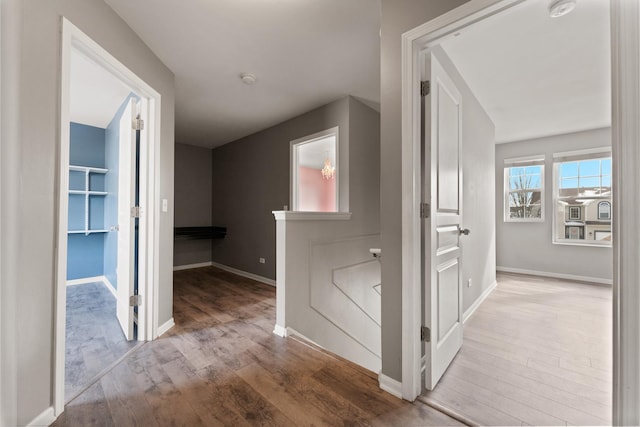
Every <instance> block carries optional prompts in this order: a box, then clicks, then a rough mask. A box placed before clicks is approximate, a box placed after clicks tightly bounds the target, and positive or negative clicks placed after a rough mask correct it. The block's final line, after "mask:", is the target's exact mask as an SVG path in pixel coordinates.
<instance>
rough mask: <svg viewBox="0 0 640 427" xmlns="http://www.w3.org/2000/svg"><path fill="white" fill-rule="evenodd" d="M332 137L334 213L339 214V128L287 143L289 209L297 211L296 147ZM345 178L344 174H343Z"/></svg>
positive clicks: (335, 127)
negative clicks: (333, 149) (333, 146)
mask: <svg viewBox="0 0 640 427" xmlns="http://www.w3.org/2000/svg"><path fill="white" fill-rule="evenodd" d="M330 136H333V137H335V139H336V147H335V150H336V153H335V154H336V163H335V165H334V167H335V180H336V200H335V202H336V211H337V212H339V211H340V208H341V207H342V206H341V204H340V187H341V185H340V175H341V173H340V172H341V170H340V167H339V166H340V157H341V156H340V127H339V126H334V127H332V128H330V129H326V130H323V131H320V132H316V133H314V134H312V135H308V136H303V137H302V138H298V139H294V140H293V141H291V142H290V143H289V158H290V168H291V182H290V183H289V196H290V198H289V200H290V201H291V208H292V209H293V210H296V209H298V168H297V165H298V150H296V146H297V145H304V144H308V143H311V142H314V141H317V140H319V139H324V138H327V137H330ZM345 176H346V174H345Z"/></svg>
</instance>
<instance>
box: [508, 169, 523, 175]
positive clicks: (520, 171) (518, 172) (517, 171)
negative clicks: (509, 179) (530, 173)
mask: <svg viewBox="0 0 640 427" xmlns="http://www.w3.org/2000/svg"><path fill="white" fill-rule="evenodd" d="M509 174H510V175H511V176H519V175H524V168H511V169H509Z"/></svg>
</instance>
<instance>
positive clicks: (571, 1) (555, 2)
mask: <svg viewBox="0 0 640 427" xmlns="http://www.w3.org/2000/svg"><path fill="white" fill-rule="evenodd" d="M575 7H576V0H551V3H549V16H551V17H552V18H559V17H560V16H564V15H566V14H568V13H569V12H571V11H572V10H573V9H575Z"/></svg>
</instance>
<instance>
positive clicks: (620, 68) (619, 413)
mask: <svg viewBox="0 0 640 427" xmlns="http://www.w3.org/2000/svg"><path fill="white" fill-rule="evenodd" d="M480 3H482V2H476V1H472V2H469V3H468V4H465V5H463V6H461V7H460V8H458V9H455V10H454V11H452V12H451V13H449V14H447V15H445V16H443V17H442V18H443V19H439V20H437V22H435V21H431V22H428V23H426V24H424V25H422V26H421V27H418V28H416V29H415V30H412V31H410V32H407V33H405V35H403V67H404V74H403V120H404V122H403V123H404V125H403V171H404V172H403V187H404V190H405V193H406V194H414V195H415V196H414V198H413V199H412V200H405V204H404V206H403V210H404V214H405V218H404V220H403V283H404V284H405V285H404V286H403V307H405V308H404V310H403V311H404V315H403V395H404V397H405V398H408V399H410V400H412V399H413V398H415V396H417V395H418V394H419V393H420V389H421V381H420V376H421V375H420V372H421V357H420V356H421V354H420V350H421V344H420V340H419V338H418V337H419V336H420V334H419V325H420V323H421V322H420V316H421V307H420V306H419V304H420V302H419V301H420V298H419V296H420V293H421V290H420V278H421V271H420V264H421V262H420V261H421V255H420V250H419V244H418V241H417V240H418V239H417V238H416V237H415V236H419V235H420V232H419V230H420V221H419V220H418V212H420V209H419V205H420V203H421V200H420V198H419V195H420V194H421V193H420V180H419V179H418V178H419V171H420V170H421V165H420V163H419V159H420V146H419V140H420V138H419V134H420V123H419V121H416V118H417V117H420V114H419V113H417V112H418V111H420V110H419V108H420V96H419V94H420V88H419V85H420V80H421V78H420V77H421V76H420V72H421V65H420V64H422V61H423V59H422V55H423V53H424V52H425V50H426V49H429V48H431V47H433V46H435V45H436V44H437V43H438V39H440V38H441V37H443V36H444V35H454V34H456V32H457V31H459V30H461V29H463V28H464V27H466V26H467V25H469V24H470V23H472V22H478V21H480V20H482V19H484V18H486V17H489V16H493V15H495V14H497V13H499V12H501V11H503V10H506V9H508V8H510V7H512V6H514V5H517V4H520V3H522V2H521V1H494V2H490V4H488V3H486V2H485V3H484V4H480ZM628 6H629V7H632V8H633V9H634V13H637V10H636V6H635V5H631V4H629V5H628ZM626 7H627V5H626V3H625V5H624V6H623V5H620V4H613V3H612V14H613V17H614V19H613V20H612V27H613V28H612V30H613V31H612V38H613V40H612V49H613V50H614V52H615V51H616V50H617V51H618V52H619V51H620V49H622V48H623V47H621V46H620V45H619V43H621V41H620V40H622V39H623V37H622V35H623V34H624V35H625V36H629V38H630V39H631V40H632V42H629V43H630V44H632V43H634V44H635V43H637V41H636V40H635V38H634V37H631V36H630V34H628V33H627V32H628V31H631V29H633V28H635V27H634V26H637V22H634V23H630V22H627V21H625V22H623V23H622V24H621V22H622V20H621V17H622V16H623V14H622V11H623V10H624V9H625V8H626ZM633 16H636V15H633ZM616 24H617V25H619V26H616ZM616 36H617V37H618V38H616ZM616 59H618V58H616V56H615V55H614V64H613V71H614V72H613V81H614V89H615V90H614V94H613V99H614V102H615V101H616V100H617V101H619V102H620V103H624V102H626V98H625V96H626V95H625V92H623V91H621V90H620V88H619V87H616V86H615V83H616V82H618V83H620V81H623V82H626V83H629V82H631V81H632V80H631V79H632V78H633V79H635V80H637V74H634V77H630V76H628V75H627V74H626V73H627V72H628V73H631V70H629V69H628V68H630V67H626V64H624V63H622V62H618V63H616V62H615V60H616ZM616 72H617V73H618V74H616ZM625 78H629V80H628V81H627V80H625ZM635 80H633V81H635ZM629 84H631V83H629ZM634 87H635V86H634ZM634 93H635V92H634ZM625 106H629V107H632V105H631V103H628V104H625ZM631 109H632V110H633V108H631ZM633 111H635V110H633ZM625 114H626V113H625ZM620 115H621V112H620V111H617V110H616V109H615V108H614V112H613V125H612V127H613V135H614V137H613V163H614V165H616V166H620V164H621V162H622V161H621V159H620V158H616V157H617V156H616V153H620V151H622V152H624V151H625V150H627V149H628V148H627V146H626V145H625V144H628V141H631V140H632V139H629V140H627V139H626V138H627V137H629V135H630V134H632V131H631V130H630V129H626V128H624V130H620V129H619V128H617V126H624V125H623V124H621V122H619V118H620ZM623 142H625V144H623ZM634 159H635V157H634ZM627 166H630V165H627ZM614 168H615V166H614ZM615 173H619V176H626V175H625V174H630V170H624V168H621V169H618V172H614V174H615ZM629 179H632V178H631V177H629ZM614 181H615V185H620V183H621V182H620V180H619V179H617V180H616V179H614ZM416 189H417V191H416ZM615 191H616V190H614V197H613V205H614V206H615V205H616V200H617V198H616V193H615ZM621 193H622V192H621ZM628 193H629V196H633V197H635V192H634V193H633V194H632V192H630V191H629V192H628ZM618 194H620V193H618ZM620 210H623V208H622V207H621V208H620ZM616 213H618V214H619V215H615V214H616ZM630 213H632V212H626V211H624V212H620V211H618V212H615V210H614V293H613V307H614V310H613V314H614V322H613V324H614V334H613V336H614V339H613V348H614V379H613V389H614V393H613V395H614V401H613V408H614V410H613V413H614V418H613V419H614V423H618V422H619V421H616V420H619V419H633V418H619V417H624V414H625V413H626V414H627V416H629V414H633V413H635V412H634V411H635V409H632V408H637V404H632V402H631V401H627V402H626V403H627V404H625V405H622V406H621V404H620V403H619V402H621V401H624V400H626V399H633V396H637V395H636V394H634V392H631V393H629V392H628V390H637V388H638V387H637V386H638V376H637V375H635V374H637V370H634V369H632V370H631V371H632V372H633V373H634V375H627V376H626V378H624V379H623V378H622V377H621V376H620V375H619V369H620V366H618V367H617V365H618V364H619V363H622V364H623V365H622V366H628V365H625V364H624V360H626V358H627V357H629V358H630V357H631V356H632V354H631V353H625V352H621V351H619V349H620V346H621V343H622V342H624V339H625V337H626V338H627V339H630V340H631V342H637V341H634V340H635V339H636V338H637V337H636V336H635V335H637V334H635V332H633V331H631V330H630V329H629V327H627V328H622V327H621V324H623V323H626V322H628V320H629V319H628V315H624V316H623V317H622V318H621V317H620V316H621V314H620V311H619V310H620V305H621V304H622V305H627V304H629V305H630V308H629V309H631V310H632V311H634V308H633V307H634V306H633V304H635V303H636V302H637V300H634V303H631V302H626V301H620V300H619V299H618V298H619V295H620V292H621V290H624V291H623V292H629V293H631V294H632V295H636V294H637V290H636V289H635V288H636V286H633V285H631V283H629V282H625V280H622V277H624V275H622V276H621V275H620V270H619V269H620V266H621V265H622V264H621V261H620V258H619V253H620V252H619V250H621V246H620V243H619V241H618V242H616V238H620V239H623V238H624V237H623V236H621V234H620V233H617V234H616V231H615V230H619V228H618V227H620V222H624V221H631V222H633V220H631V219H630V218H629V219H627V217H626V215H625V214H630ZM630 217H631V215H630ZM616 220H617V221H618V222H617V223H616ZM623 246H624V245H623ZM625 274H626V275H627V277H631V278H632V277H634V276H633V274H635V269H633V271H627V270H625ZM618 280H619V282H618ZM627 280H632V279H627ZM625 283H627V285H626V286H630V289H627V288H626V286H623V285H625ZM628 325H629V324H628ZM617 334H620V335H617ZM634 366H635V365H634ZM622 382H626V383H627V384H629V386H630V387H629V388H627V389H626V390H627V391H623V388H622V387H621V383H622ZM625 396H628V397H626V398H625Z"/></svg>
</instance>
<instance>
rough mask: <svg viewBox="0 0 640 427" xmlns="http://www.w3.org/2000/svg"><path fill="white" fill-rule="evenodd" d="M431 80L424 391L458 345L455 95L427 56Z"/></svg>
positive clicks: (425, 225)
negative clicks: (426, 335) (426, 329)
mask: <svg viewBox="0 0 640 427" xmlns="http://www.w3.org/2000/svg"><path fill="white" fill-rule="evenodd" d="M426 56H427V59H426V64H425V65H426V67H425V69H426V74H427V80H429V81H430V82H431V89H430V94H429V95H427V96H426V97H425V99H424V112H425V113H424V120H425V124H426V125H425V137H424V141H425V148H424V150H423V152H424V163H423V164H424V167H423V170H424V173H423V177H424V182H423V189H424V190H423V191H424V194H423V198H424V199H423V200H424V201H425V202H426V203H429V207H428V208H427V210H428V211H429V215H428V218H425V219H423V221H424V222H423V235H424V237H423V254H424V256H423V259H424V274H423V280H424V294H423V295H424V298H425V301H424V325H425V326H426V327H427V328H429V330H428V335H430V337H428V339H425V348H424V355H425V356H426V357H425V362H424V363H425V388H427V389H428V390H432V389H433V388H434V387H435V386H436V384H437V383H438V381H439V380H440V377H441V376H442V374H443V373H444V371H445V370H446V369H447V367H448V366H449V364H450V363H451V361H452V360H453V358H454V357H455V355H456V353H457V352H458V350H460V347H461V346H462V277H461V275H462V268H461V262H462V251H461V248H460V236H461V235H462V233H463V232H462V231H461V228H460V225H461V224H460V221H461V218H462V216H461V214H462V165H461V158H460V155H461V149H462V144H461V142H462V140H461V129H462V126H461V124H462V122H461V119H462V104H461V97H460V92H458V90H457V89H456V87H455V85H454V84H453V82H452V81H451V79H450V78H449V77H448V76H447V74H446V73H445V70H444V69H443V68H442V66H441V65H440V63H439V62H438V61H437V59H436V58H435V57H434V56H432V55H431V54H427V55H426Z"/></svg>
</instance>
